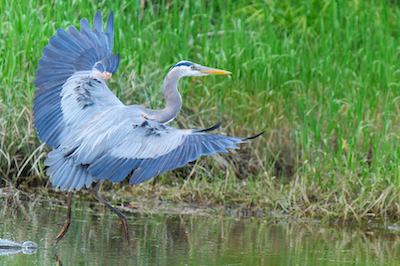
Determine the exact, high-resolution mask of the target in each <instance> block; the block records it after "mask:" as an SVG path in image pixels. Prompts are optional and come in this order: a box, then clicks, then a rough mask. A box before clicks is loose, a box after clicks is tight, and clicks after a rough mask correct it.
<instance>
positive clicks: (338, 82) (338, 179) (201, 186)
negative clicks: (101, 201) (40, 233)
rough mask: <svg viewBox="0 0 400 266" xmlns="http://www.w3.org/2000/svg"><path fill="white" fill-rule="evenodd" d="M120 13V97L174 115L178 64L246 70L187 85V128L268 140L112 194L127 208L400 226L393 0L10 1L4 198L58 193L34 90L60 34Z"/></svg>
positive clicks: (118, 187) (5, 25) (0, 124)
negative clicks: (395, 222)
mask: <svg viewBox="0 0 400 266" xmlns="http://www.w3.org/2000/svg"><path fill="white" fill-rule="evenodd" d="M98 9H100V10H102V12H103V16H105V15H106V14H108V13H109V12H110V11H111V10H113V11H114V12H115V29H116V30H117V31H116V35H115V49H114V51H115V52H120V53H121V65H120V67H119V70H118V71H117V73H116V74H115V75H114V76H113V78H112V79H111V80H110V81H109V87H110V88H111V89H112V90H113V92H114V93H115V94H116V95H117V96H118V97H119V98H120V99H121V100H122V101H123V102H124V103H125V104H133V103H141V104H143V105H145V106H147V107H152V108H162V107H163V99H162V91H161V84H162V82H163V79H164V76H165V74H166V73H167V71H168V69H169V67H171V66H172V64H174V63H175V62H177V61H179V60H182V59H187V60H191V61H193V62H198V63H200V64H202V65H207V66H211V67H219V68H221V69H226V70H229V71H231V72H232V75H231V76H230V77H229V78H226V77H208V78H204V79H202V78H200V79H199V78H193V79H185V80H182V81H181V82H180V92H181V93H182V95H183V102H184V108H183V110H182V111H181V113H180V115H179V116H178V117H177V119H176V120H175V121H174V122H173V123H172V125H173V126H175V127H180V128H192V127H193V128H196V127H206V126H209V125H212V124H214V123H215V122H218V121H222V122H223V126H222V127H221V130H220V132H225V133H226V134H229V135H232V136H249V135H252V134H254V133H258V132H260V131H264V130H266V131H267V132H266V133H265V135H264V137H263V138H259V139H257V140H255V141H254V142H253V143H252V144H250V145H247V144H246V145H242V146H241V147H242V149H241V150H240V151H233V152H231V153H230V154H228V155H224V154H223V155H215V156H212V157H202V158H201V159H200V160H198V161H197V162H196V163H194V164H191V165H189V166H186V167H184V168H181V169H177V170H174V171H170V172H167V173H165V174H163V175H161V176H158V177H157V178H155V179H153V180H151V181H149V182H146V183H144V184H141V185H138V186H135V187H130V186H129V184H128V182H127V181H125V182H122V183H121V184H115V185H114V184H105V186H103V190H105V191H106V192H107V191H109V192H111V193H109V194H107V193H106V195H108V199H112V201H113V203H115V204H118V203H121V202H122V203H123V202H130V201H132V199H134V198H156V199H159V200H168V201H179V202H197V203H200V204H205V205H224V206H226V207H229V206H239V207H240V208H242V209H251V210H262V211H271V210H272V211H274V212H281V213H286V214H289V215H294V216H297V217H318V218H323V219H341V220H343V219H354V220H357V221H359V222H361V221H362V219H364V218H366V219H370V218H374V217H375V218H379V217H380V218H382V217H396V218H398V217H399V216H400V206H399V205H398V202H399V200H400V190H399V186H400V181H399V176H400V167H399V165H400V158H399V155H400V149H399V142H400V138H399V134H400V128H399V125H400V123H399V122H400V97H399V95H400V90H399V87H400V61H399V55H400V50H399V45H400V19H399V18H400V5H398V4H397V3H396V2H391V1H357V0H350V1H345V0H328V1H317V0H305V1H294V0H280V1H275V0H266V1H244V0H241V1H222V0H215V1H128V2H127V1H114V2H105V1H97V2H96V3H95V4H93V3H87V1H80V0H77V1H73V2H72V4H71V3H69V2H67V1H58V0H56V1H49V0H44V1H28V0H23V1H18V2H16V1H3V2H2V3H1V4H0V14H1V15H0V25H1V27H0V37H1V38H0V58H2V60H0V77H1V82H0V187H8V188H15V189H18V190H22V191H25V192H28V193H38V194H41V195H44V196H45V195H46V193H47V192H46V190H44V189H42V187H46V188H48V189H50V188H51V185H49V182H48V178H47V177H46V176H45V171H44V166H43V161H44V159H45V157H46V153H47V152H48V151H49V150H48V149H47V148H46V147H45V146H44V145H43V144H41V143H40V142H39V140H38V137H37V135H36V132H35V129H34V127H33V117H32V111H31V110H32V99H33V97H34V94H33V92H34V90H35V88H34V86H33V80H34V79H35V70H36V68H37V65H38V59H39V58H40V56H41V50H42V49H43V47H44V46H45V45H46V44H47V43H48V40H49V38H50V37H51V36H52V35H54V34H55V30H56V29H57V28H60V27H62V28H66V27H67V26H69V25H75V26H77V27H78V28H79V20H80V19H81V18H83V17H88V18H91V17H93V15H94V13H95V11H96V10H98Z"/></svg>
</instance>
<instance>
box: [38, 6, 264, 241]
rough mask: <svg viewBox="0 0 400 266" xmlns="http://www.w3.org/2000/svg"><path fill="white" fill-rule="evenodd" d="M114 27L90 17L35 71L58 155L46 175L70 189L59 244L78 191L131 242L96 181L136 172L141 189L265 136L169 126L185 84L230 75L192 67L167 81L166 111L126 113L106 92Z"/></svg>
mask: <svg viewBox="0 0 400 266" xmlns="http://www.w3.org/2000/svg"><path fill="white" fill-rule="evenodd" d="M113 21H114V18H113V13H112V12H111V13H110V15H109V16H108V19H107V26H106V32H104V31H103V26H102V20H101V13H100V11H98V12H97V13H96V14H95V16H94V22H93V29H91V28H90V26H89V22H88V20H87V19H86V18H84V19H82V20H81V23H80V25H81V31H80V32H79V31H78V30H77V29H76V28H75V27H74V26H69V27H68V33H67V32H66V31H64V30H63V29H61V28H60V29H58V30H57V35H55V36H53V37H51V38H50V40H49V44H48V45H46V46H45V47H44V48H43V51H42V57H41V58H40V60H39V68H38V69H37V71H36V79H35V82H34V85H35V87H36V88H37V90H35V99H34V100H33V103H34V107H33V115H34V117H35V127H36V130H37V132H38V135H39V138H40V140H41V141H43V142H45V143H46V144H47V146H49V147H51V148H53V149H52V151H51V152H50V153H49V154H48V158H47V159H46V160H45V165H47V166H49V167H48V169H47V172H46V173H47V175H48V176H51V183H52V184H53V186H55V187H56V188H60V189H61V190H68V213H67V220H66V221H65V222H64V226H63V228H62V230H61V232H60V233H59V235H58V236H57V238H56V244H57V243H58V241H59V240H60V239H61V238H62V237H63V236H64V234H65V233H66V232H67V230H68V227H69V224H70V217H71V191H73V190H77V191H78V190H80V189H81V188H82V187H83V186H86V187H87V188H90V189H91V191H92V193H93V195H94V197H95V198H96V199H98V200H99V201H101V202H102V203H104V204H105V205H107V207H109V208H110V209H111V210H112V211H114V212H115V213H116V214H117V215H118V216H119V217H120V220H119V221H118V222H117V224H118V223H122V224H123V226H124V230H125V238H126V239H127V240H128V243H129V230H128V223H127V221H126V218H125V216H124V215H123V214H122V213H120V212H119V211H118V210H116V209H114V208H113V207H112V206H111V205H110V204H108V203H107V202H106V201H105V200H104V199H103V198H101V197H100V196H99V195H98V193H97V187H98V185H97V186H96V188H94V189H93V187H91V185H92V183H93V182H98V181H101V180H109V181H111V182H120V181H122V180H123V179H125V177H126V176H127V175H128V174H130V173H131V172H132V171H133V173H132V176H131V178H130V180H129V183H130V184H132V185H134V184H139V183H142V182H144V181H147V180H149V179H150V178H152V177H154V176H157V175H159V174H161V173H164V172H165V171H167V170H172V169H175V168H177V167H182V166H184V165H185V164H187V163H188V162H191V161H194V160H196V159H197V158H199V157H200V156H201V155H209V154H214V153H216V152H227V150H226V148H233V149H236V148H238V147H237V146H236V145H235V144H237V143H243V142H248V140H249V139H252V138H255V137H257V136H259V135H260V134H258V135H256V136H253V137H250V138H235V137H229V136H221V135H213V134H208V133H206V132H207V131H212V130H214V129H217V128H218V127H219V126H220V123H219V124H217V125H215V126H212V127H210V128H205V129H186V130H181V129H175V128H172V127H169V126H166V124H167V123H169V122H171V121H172V120H173V119H174V118H175V117H176V115H177V114H178V113H179V111H180V109H181V107H182V98H181V95H180V94H179V92H178V89H177V83H178V81H179V79H180V78H181V77H185V76H206V75H210V74H216V75H227V74H230V72H228V71H224V70H219V69H214V68H209V67H204V66H201V65H198V64H195V63H192V62H189V61H181V62H179V63H177V64H176V65H174V66H173V67H172V68H171V69H170V70H169V72H168V74H167V76H166V77H165V80H164V87H163V92H164V98H165V101H166V105H165V108H164V109H162V110H151V109H148V108H145V107H143V106H141V105H130V106H125V105H124V104H123V103H122V102H121V101H120V100H119V99H118V98H117V97H116V96H115V95H114V94H113V93H112V92H111V91H110V90H109V88H108V87H107V85H106V81H107V80H108V79H109V78H110V77H111V75H112V74H114V72H115V71H116V70H117V68H118V65H119V58H120V55H119V53H118V54H116V55H115V54H113V53H112V50H113V39H114V29H113ZM98 184H100V182H98Z"/></svg>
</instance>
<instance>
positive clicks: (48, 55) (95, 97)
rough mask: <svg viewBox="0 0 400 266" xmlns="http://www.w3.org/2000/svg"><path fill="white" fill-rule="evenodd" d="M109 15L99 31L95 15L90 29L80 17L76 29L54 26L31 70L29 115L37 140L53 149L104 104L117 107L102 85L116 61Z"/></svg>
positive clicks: (98, 16) (98, 23) (116, 101)
mask: <svg viewBox="0 0 400 266" xmlns="http://www.w3.org/2000/svg"><path fill="white" fill-rule="evenodd" d="M113 21H114V19H113V13H112V12H111V13H110V15H109V16H108V19H107V26H106V32H104V31H103V26H102V21H101V13H100V11H98V12H97V13H96V14H95V16H94V22H93V30H91V28H90V26H89V22H88V20H87V19H86V18H84V19H82V20H81V31H80V32H79V31H78V30H77V29H76V28H75V27H74V26H70V27H68V33H67V32H66V31H64V30H63V29H58V30H57V35H56V36H53V37H52V38H50V41H49V44H48V45H46V46H45V47H44V48H43V52H42V57H41V58H40V60H39V68H38V69H37V71H36V79H35V81H34V85H35V87H36V88H37V90H36V91H35V99H34V100H33V103H34V107H33V115H34V117H35V127H36V130H37V132H38V134H39V138H40V140H41V141H43V142H46V144H47V146H49V147H58V146H59V145H60V144H61V143H62V141H63V140H64V139H65V138H66V136H67V134H68V132H71V131H72V130H73V129H74V128H76V127H79V126H80V125H82V124H83V123H85V122H86V121H87V120H88V119H89V118H90V117H92V116H93V115H95V114H96V113H98V112H99V111H100V110H104V108H109V107H111V106H116V105H123V104H122V103H121V102H120V101H119V100H118V98H117V97H116V96H115V95H114V94H113V93H112V92H111V91H110V90H109V89H108V87H107V85H106V83H105V82H106V80H107V78H108V77H109V76H111V74H113V73H114V72H115V71H116V70H117V68H118V65H119V54H117V55H114V54H113V53H112V49H113V39H114V29H113Z"/></svg>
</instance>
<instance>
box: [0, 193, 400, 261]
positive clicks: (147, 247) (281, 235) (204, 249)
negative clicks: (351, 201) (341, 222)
mask: <svg viewBox="0 0 400 266" xmlns="http://www.w3.org/2000/svg"><path fill="white" fill-rule="evenodd" d="M0 201H2V202H0V203H1V204H0V223H1V227H0V238H6V239H11V240H13V241H16V242H22V241H25V240H30V241H34V242H36V243H38V250H37V252H36V253H35V254H33V255H31V256H26V255H24V254H13V255H9V256H2V257H0V265H56V261H55V258H57V259H58V260H59V262H62V265H115V264H117V263H118V264H119V265H184V264H187V265H347V264H351V265H400V264H399V263H400V256H399V252H400V250H399V247H400V245H399V244H400V237H399V233H398V232H397V231H391V230H383V229H380V228H379V227H376V228H375V229H371V228H370V229H368V230H364V229H360V228H351V227H333V226H331V227H326V226H322V225H320V224H319V223H317V222H301V221H288V220H287V219H283V218H280V219H266V218H265V217H264V218H247V219H244V218H240V219H239V218H237V217H236V218H235V217H226V216H223V215H220V216H219V215H208V214H207V213H206V212H204V213H203V215H199V214H167V213H168V211H164V212H163V213H161V214H160V213H153V212H151V208H149V207H144V208H142V209H139V210H137V211H135V212H132V213H127V218H128V221H129V223H130V230H131V235H132V243H131V245H130V246H128V245H127V243H126V241H125V240H124V238H123V228H122V227H121V226H116V227H111V225H112V224H113V223H114V222H115V221H116V220H117V217H115V215H113V214H111V213H110V212H109V211H108V210H105V209H101V208H100V207H99V205H98V204H97V203H82V202H79V200H74V201H73V202H75V206H73V213H72V223H71V227H70V229H69V231H68V234H67V235H66V236H65V237H64V238H63V239H62V241H60V242H59V244H58V246H57V247H55V246H54V238H55V236H56V235H57V233H58V231H59V230H60V228H59V226H57V225H55V222H59V221H64V220H65V215H66V206H65V205H64V204H61V203H51V202H34V203H29V204H28V203H22V202H18V201H13V200H12V199H0ZM143 209H144V210H145V211H143ZM59 262H58V263H59Z"/></svg>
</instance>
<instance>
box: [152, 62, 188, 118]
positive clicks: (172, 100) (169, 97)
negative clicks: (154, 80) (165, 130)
mask: <svg viewBox="0 0 400 266" xmlns="http://www.w3.org/2000/svg"><path fill="white" fill-rule="evenodd" d="M179 79H180V76H179V75H178V73H177V72H176V71H174V69H172V70H171V71H170V72H168V74H167V76H166V77H165V79H164V87H163V92H164V99H165V102H166V104H165V108H164V109H161V110H152V109H147V108H146V113H145V115H146V116H147V118H148V119H149V120H152V121H155V122H159V123H163V124H166V123H169V122H171V121H172V120H173V119H174V118H175V117H176V116H177V115H178V114H179V112H180V110H181V108H182V97H181V95H180V93H179V91H178V81H179Z"/></svg>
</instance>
